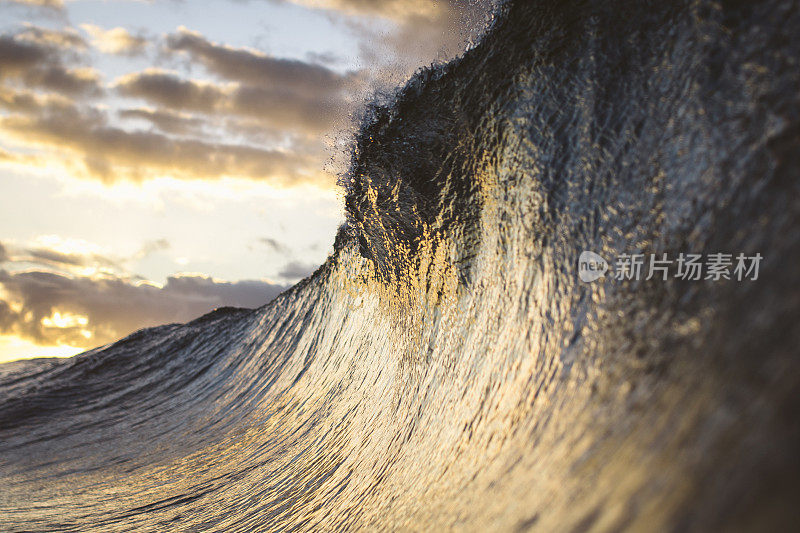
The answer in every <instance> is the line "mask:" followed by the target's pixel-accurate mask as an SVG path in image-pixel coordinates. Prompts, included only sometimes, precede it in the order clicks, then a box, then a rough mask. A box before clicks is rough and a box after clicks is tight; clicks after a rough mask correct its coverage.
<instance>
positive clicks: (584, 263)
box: [578, 250, 608, 283]
mask: <svg viewBox="0 0 800 533" xmlns="http://www.w3.org/2000/svg"><path fill="white" fill-rule="evenodd" d="M606 272H608V262H607V261H606V260H605V259H603V258H602V257H600V256H599V255H597V254H596V253H594V252H590V251H588V250H587V251H584V252H582V253H581V256H580V257H579V258H578V277H579V278H580V279H581V281H583V282H584V283H591V282H593V281H597V280H598V279H600V278H602V277H603V276H604V275H605V273H606Z"/></svg>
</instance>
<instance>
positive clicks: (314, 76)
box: [166, 28, 358, 98]
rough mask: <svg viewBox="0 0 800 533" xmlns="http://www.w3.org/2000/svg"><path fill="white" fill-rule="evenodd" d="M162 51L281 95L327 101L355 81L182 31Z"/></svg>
mask: <svg viewBox="0 0 800 533" xmlns="http://www.w3.org/2000/svg"><path fill="white" fill-rule="evenodd" d="M166 48H167V50H169V51H171V52H184V53H186V54H188V55H189V56H190V57H191V58H192V59H194V60H195V61H198V62H200V63H201V64H203V65H204V66H205V67H206V68H207V69H208V71H209V72H212V73H214V74H216V75H218V76H220V77H222V78H225V79H228V80H233V81H237V82H242V83H245V84H248V85H252V86H257V87H261V88H273V89H274V88H279V89H280V90H282V91H284V92H289V91H292V92H295V91H299V92H300V93H301V94H303V95H305V96H306V97H311V98H330V97H331V96H332V95H334V94H336V93H337V92H338V91H342V90H347V89H349V88H351V86H352V85H353V84H354V83H357V81H358V78H357V76H356V75H354V74H347V75H342V74H339V73H337V72H335V71H333V70H331V69H329V68H327V67H325V66H323V65H319V64H316V63H306V62H303V61H298V60H296V59H285V58H278V57H272V56H269V55H266V54H263V53H261V52H258V51H256V50H249V49H246V48H234V47H231V46H226V45H222V44H218V43H214V42H211V41H209V40H208V39H206V38H205V37H203V36H202V35H201V34H199V33H197V32H193V31H190V30H187V29H186V28H179V29H178V32H177V33H175V34H172V35H169V36H168V37H167V41H166Z"/></svg>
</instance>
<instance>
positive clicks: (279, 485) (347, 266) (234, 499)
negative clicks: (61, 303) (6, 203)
mask: <svg viewBox="0 0 800 533" xmlns="http://www.w3.org/2000/svg"><path fill="white" fill-rule="evenodd" d="M799 13H800V10H798V9H797V5H796V2H790V1H777V0H776V1H765V2H757V3H756V2H738V1H732V0H731V1H722V2H712V1H706V0H698V1H691V2H690V1H688V0H687V1H678V2H632V1H631V2H627V1H618V2H594V3H592V2H583V1H581V2H579V1H563V0H562V1H555V0H543V1H538V2H516V3H509V4H508V5H506V6H505V7H504V8H503V9H502V10H501V13H500V15H499V17H498V19H497V21H496V22H495V24H494V25H493V27H492V28H491V30H490V31H489V32H488V34H487V35H486V36H485V38H484V39H483V40H482V41H481V43H479V44H478V45H477V46H476V47H475V48H474V49H472V50H470V51H469V52H467V53H466V54H465V55H464V57H462V58H460V59H458V60H456V61H455V62H453V63H450V64H448V65H444V66H440V67H435V68H431V69H428V70H425V71H423V72H421V73H419V74H418V75H417V76H415V77H414V78H413V79H412V80H411V81H410V82H409V84H408V85H407V86H406V87H405V88H404V89H403V90H402V91H400V92H399V93H398V95H397V97H396V98H395V99H394V101H393V102H392V103H391V104H390V105H377V104H376V105H374V106H372V108H371V109H370V111H369V113H368V117H367V119H366V120H365V125H364V127H363V129H362V131H361V134H360V135H359V137H358V140H357V143H356V147H355V150H354V156H353V164H352V167H351V171H350V173H349V174H348V175H347V176H345V177H343V178H342V182H343V185H344V186H345V187H346V190H347V197H346V207H347V214H348V223H347V225H346V227H345V228H343V229H342V230H341V231H340V234H339V236H338V237H337V243H336V252H335V254H334V255H333V256H332V257H331V258H330V259H329V261H328V262H327V263H326V264H325V265H323V266H322V267H321V268H320V269H319V270H318V271H317V272H316V273H315V274H314V275H313V276H312V277H311V278H309V279H307V280H305V281H304V282H302V283H300V284H299V285H297V286H296V287H294V288H293V289H291V290H290V291H288V292H286V293H285V294H283V295H282V296H280V297H279V298H278V299H277V300H275V301H274V302H272V303H271V304H269V305H267V306H265V307H263V308H261V309H258V310H255V311H247V310H234V309H220V310H218V311H215V312H214V313H212V314H210V315H208V316H206V317H203V318H201V319H198V320H196V321H194V322H191V323H189V324H186V325H170V326H163V327H159V328H154V329H150V330H144V331H141V332H138V333H136V334H134V335H132V336H131V337H129V338H127V339H125V340H122V341H120V342H118V343H116V344H114V345H112V346H108V347H104V348H100V349H97V350H93V351H90V352H87V353H85V354H82V355H80V356H77V357H75V358H73V359H68V360H37V361H20V362H15V363H9V364H6V365H3V366H0V484H1V485H2V489H0V529H3V530H7V531H18V530H25V531H104V532H107V531H168V530H176V531H226V532H231V531H242V532H249V531H267V530H276V531H277V530H307V531H312V530H313V531H317V530H332V529H348V530H349V529H379V530H429V531H436V530H440V529H442V528H448V529H449V528H453V529H464V530H475V531H485V530H488V529H491V530H498V529H499V530H516V529H536V530H541V531H556V530H558V531H567V530H580V531H582V530H617V529H620V528H630V529H636V530H645V529H647V530H652V529H659V528H661V529H675V530H686V529H693V530H717V529H719V528H731V529H732V528H738V529H755V528H756V527H757V526H762V527H763V526H774V527H780V526H785V525H788V524H793V523H796V522H794V520H796V514H797V510H796V506H795V501H796V498H797V496H798V490H797V479H800V477H798V473H800V468H799V462H798V458H797V457H796V451H797V450H798V449H800V435H798V426H797V413H798V412H800V409H799V408H800V400H799V399H798V395H797V390H798V385H799V384H800V361H798V357H797V346H798V345H800V338H799V337H800V333H799V332H800V329H798V328H797V327H796V319H797V317H798V316H800V286H799V285H798V279H797V269H796V266H795V265H797V263H798V260H800V232H798V231H797V228H798V215H800V203H799V202H798V199H800V194H799V193H800V191H799V190H798V189H799V188H800V182H798V180H797V169H798V168H800V165H799V164H800V105H799V104H800V102H799V101H798V99H799V98H800V93H798V91H797V88H798V87H800V69H798V67H797V58H800V39H798V35H800V15H799ZM584 250H591V251H594V252H596V253H597V254H599V255H600V256H602V257H606V258H611V257H615V256H618V255H620V254H624V253H629V254H630V253H645V254H649V253H658V254H661V253H668V254H670V255H677V254H678V253H680V252H698V251H699V252H718V251H725V252H731V253H736V252H746V253H748V254H754V253H760V254H762V255H763V256H764V262H763V264H762V266H761V275H760V277H759V279H758V280H757V281H750V282H741V283H739V282H736V281H729V282H725V281H723V282H714V281H710V280H709V281H703V280H701V281H686V280H681V279H675V278H670V279H669V280H667V281H663V280H649V281H647V280H644V279H642V280H628V281H617V280H615V279H612V278H611V277H608V276H607V277H605V278H602V279H600V280H598V281H596V282H594V283H584V282H582V281H580V279H579V277H578V273H577V262H578V257H579V255H580V253H581V252H582V251H584Z"/></svg>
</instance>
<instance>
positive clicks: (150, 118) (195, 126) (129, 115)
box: [119, 108, 205, 135]
mask: <svg viewBox="0 0 800 533" xmlns="http://www.w3.org/2000/svg"><path fill="white" fill-rule="evenodd" d="M119 116H120V118H126V119H140V120H146V121H147V122H149V123H151V124H152V125H153V126H155V127H156V128H157V129H159V130H161V131H163V132H165V133H174V134H178V135H184V134H188V133H201V132H202V130H203V127H204V125H205V121H203V120H202V119H200V118H197V117H193V116H187V115H183V114H181V113H176V112H174V111H169V110H165V109H141V108H139V109H123V110H122V111H120V112H119Z"/></svg>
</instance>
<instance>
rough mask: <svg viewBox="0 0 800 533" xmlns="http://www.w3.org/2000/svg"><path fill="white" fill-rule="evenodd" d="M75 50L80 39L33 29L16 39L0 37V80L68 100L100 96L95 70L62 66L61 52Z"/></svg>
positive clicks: (99, 82)
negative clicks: (66, 96)
mask: <svg viewBox="0 0 800 533" xmlns="http://www.w3.org/2000/svg"><path fill="white" fill-rule="evenodd" d="M76 47H78V48H79V47H80V38H79V37H77V36H75V35H73V34H72V33H70V32H65V31H62V32H58V31H52V30H44V29H41V28H37V27H35V26H29V27H28V28H27V29H26V30H25V31H24V32H22V33H19V34H17V35H0V80H8V79H16V80H18V81H20V82H22V83H23V84H24V85H25V86H26V87H39V88H43V89H48V90H52V91H55V92H57V93H59V94H67V95H72V96H78V95H82V96H97V95H100V94H101V93H102V92H103V87H102V84H101V79H100V76H99V75H98V73H97V72H96V71H95V70H93V69H91V68H87V67H83V68H72V67H68V66H66V65H65V64H64V59H63V56H64V54H65V50H68V49H72V48H76Z"/></svg>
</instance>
